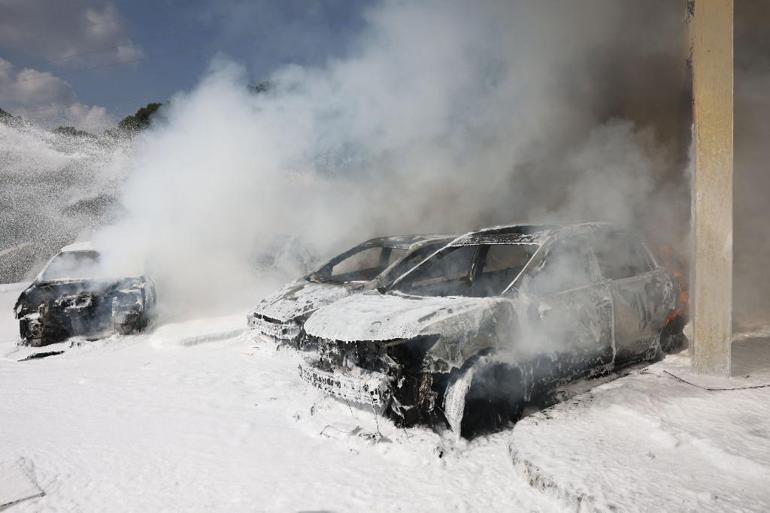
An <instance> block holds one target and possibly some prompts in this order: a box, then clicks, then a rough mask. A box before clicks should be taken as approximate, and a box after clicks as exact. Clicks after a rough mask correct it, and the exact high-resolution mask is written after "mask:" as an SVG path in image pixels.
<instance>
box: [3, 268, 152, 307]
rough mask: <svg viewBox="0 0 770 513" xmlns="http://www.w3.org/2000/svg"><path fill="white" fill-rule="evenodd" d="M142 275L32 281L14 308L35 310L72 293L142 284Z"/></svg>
mask: <svg viewBox="0 0 770 513" xmlns="http://www.w3.org/2000/svg"><path fill="white" fill-rule="evenodd" d="M143 283H144V277H141V276H140V277H126V278H115V279H109V280H88V279H86V280H55V281H34V282H32V284H30V286H29V287H27V288H26V289H24V291H23V292H22V293H21V295H20V296H19V299H18V300H17V301H16V306H15V307H14V310H16V309H17V308H18V307H19V306H20V305H23V306H24V309H25V310H35V309H37V307H38V306H39V305H41V304H43V303H47V302H48V301H53V300H56V299H58V298H61V297H64V296H69V295H73V294H89V295H92V296H102V295H106V294H110V293H113V292H115V291H118V290H121V289H127V288H132V287H139V286H142V285H143Z"/></svg>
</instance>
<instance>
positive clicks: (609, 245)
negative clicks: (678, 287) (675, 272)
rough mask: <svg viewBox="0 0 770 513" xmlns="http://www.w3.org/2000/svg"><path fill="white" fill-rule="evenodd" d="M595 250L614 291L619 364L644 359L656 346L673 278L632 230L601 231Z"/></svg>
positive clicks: (616, 349)
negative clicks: (628, 231) (660, 266)
mask: <svg viewBox="0 0 770 513" xmlns="http://www.w3.org/2000/svg"><path fill="white" fill-rule="evenodd" d="M595 253H596V260H597V263H598V266H599V270H600V272H601V274H602V276H603V278H604V279H605V282H606V283H607V284H608V286H609V288H610V291H611V293H612V301H613V305H614V312H615V315H614V331H615V364H616V365H623V364H627V363H630V362H634V361H638V360H641V359H643V358H644V357H645V356H648V355H649V352H650V351H652V350H654V349H655V347H656V344H657V336H658V334H659V332H660V329H661V325H662V322H663V319H664V318H665V316H666V313H667V308H666V305H667V302H666V301H665V297H667V296H668V295H671V296H673V292H672V291H670V290H669V291H668V292H667V289H671V281H670V279H668V275H667V273H666V272H665V271H664V270H663V269H659V268H658V267H657V265H656V264H655V261H654V260H653V258H652V256H651V255H650V253H649V251H647V248H645V247H644V244H642V242H641V240H639V239H638V238H637V237H635V236H633V235H631V234H630V233H626V232H621V231H609V232H604V233H600V234H598V235H597V240H596V244H595Z"/></svg>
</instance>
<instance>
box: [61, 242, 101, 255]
mask: <svg viewBox="0 0 770 513" xmlns="http://www.w3.org/2000/svg"><path fill="white" fill-rule="evenodd" d="M75 251H96V248H94V245H93V244H92V243H91V241H81V242H74V243H72V244H70V245H68V246H64V247H63V248H61V251H60V253H72V252H75Z"/></svg>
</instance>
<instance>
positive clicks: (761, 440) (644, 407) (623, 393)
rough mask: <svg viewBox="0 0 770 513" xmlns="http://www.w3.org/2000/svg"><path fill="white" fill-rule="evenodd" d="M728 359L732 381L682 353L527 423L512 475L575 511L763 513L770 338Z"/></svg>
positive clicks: (769, 459) (768, 460)
mask: <svg viewBox="0 0 770 513" xmlns="http://www.w3.org/2000/svg"><path fill="white" fill-rule="evenodd" d="M733 354H734V360H733V365H734V371H735V374H736V375H737V376H738V377H736V378H732V379H725V378H716V377H706V376H698V375H694V374H693V373H691V372H690V370H689V358H688V357H687V356H686V353H684V354H681V355H674V356H669V357H668V358H667V359H666V360H664V361H662V362H658V363H656V364H654V365H652V366H650V367H647V368H646V369H644V370H642V371H636V372H633V373H631V374H630V375H628V376H625V377H623V378H620V379H617V380H615V381H612V382H609V383H606V384H603V385H600V386H598V387H596V388H594V389H593V390H592V391H591V392H589V393H586V394H582V395H579V396H576V397H574V398H573V399H571V400H569V401H567V402H565V403H561V404H558V405H556V406H554V407H552V408H550V409H547V410H544V411H541V412H539V413H536V414H534V415H531V416H529V417H527V418H526V419H524V420H522V421H520V422H519V423H518V424H517V425H516V427H515V428H514V430H513V437H512V442H511V456H512V459H513V462H514V464H515V465H516V468H517V471H518V472H519V475H520V476H521V477H522V478H524V479H526V480H528V481H530V482H531V483H532V484H533V486H534V487H535V488H537V489H540V490H542V491H543V492H544V493H546V494H548V495H549V496H551V497H554V498H558V499H559V500H560V501H561V502H562V504H563V505H565V507H569V508H570V509H572V510H575V511H600V512H605V511H606V512H611V511H623V512H649V511H687V512H690V511H692V512H695V511H697V512H710V511H713V512H724V511H731V512H757V513H761V512H767V511H770V488H769V487H768V483H770V386H767V387H764V386H763V384H768V385H770V372H768V371H770V359H768V356H770V341H768V340H767V339H764V340H753V341H751V342H749V341H745V342H741V343H737V344H735V345H734V347H733ZM683 380H684V381H683ZM741 387H761V388H742V389H736V388H741ZM707 388H711V389H712V390H707ZM581 508H582V509H581Z"/></svg>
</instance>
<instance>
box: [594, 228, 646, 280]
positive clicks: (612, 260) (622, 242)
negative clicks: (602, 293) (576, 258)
mask: <svg viewBox="0 0 770 513" xmlns="http://www.w3.org/2000/svg"><path fill="white" fill-rule="evenodd" d="M594 253H595V254H596V260H597V262H598V263H599V269H600V270H601V273H602V276H604V277H605V278H607V279H609V280H620V279H623V278H630V277H632V276H637V275H640V274H644V273H647V272H650V271H652V270H653V269H654V265H653V262H652V259H651V258H650V254H649V253H648V252H647V250H646V249H645V247H644V245H643V244H642V243H641V241H639V240H638V239H637V238H635V237H632V236H630V235H628V234H623V233H617V232H611V233H608V234H604V235H602V236H601V237H599V238H598V240H597V243H596V245H595V247H594Z"/></svg>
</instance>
